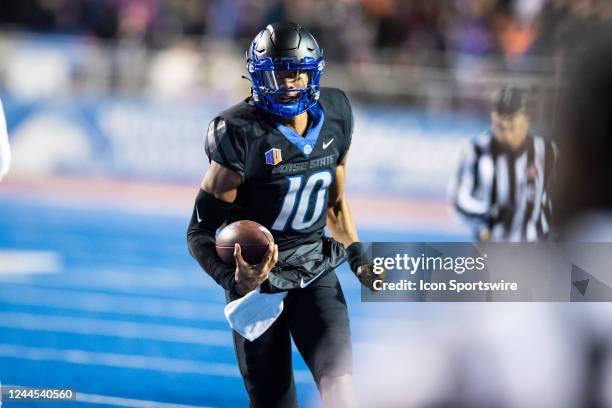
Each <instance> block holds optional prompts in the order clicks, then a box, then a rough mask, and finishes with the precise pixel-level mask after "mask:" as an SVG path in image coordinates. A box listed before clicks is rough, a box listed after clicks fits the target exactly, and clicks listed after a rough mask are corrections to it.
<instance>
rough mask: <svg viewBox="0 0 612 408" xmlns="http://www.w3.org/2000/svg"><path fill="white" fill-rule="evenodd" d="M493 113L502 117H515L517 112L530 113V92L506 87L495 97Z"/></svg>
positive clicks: (492, 107) (496, 93)
mask: <svg viewBox="0 0 612 408" xmlns="http://www.w3.org/2000/svg"><path fill="white" fill-rule="evenodd" d="M491 105H492V106H491V109H492V110H493V112H497V113H499V114H500V115H504V116H506V115H514V114H515V113H517V112H525V113H527V112H528V109H529V91H528V90H526V89H524V88H518V87H515V86H504V87H503V88H501V89H500V90H498V91H497V92H495V94H494V95H493V100H492V104H491Z"/></svg>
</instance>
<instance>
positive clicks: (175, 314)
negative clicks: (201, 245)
mask: <svg viewBox="0 0 612 408" xmlns="http://www.w3.org/2000/svg"><path fill="white" fill-rule="evenodd" d="M186 222H187V215H186V216H185V217H177V216H168V215H164V216H161V215H152V214H147V215H142V214H139V213H138V212H136V211H118V210H109V209H95V210H94V209H79V208H78V207H77V206H74V207H62V206H58V205H51V204H43V203H33V202H31V201H26V200H20V199H18V198H14V197H8V196H6V195H5V196H2V195H0V251H7V250H11V251H13V250H20V251H21V250H22V251H50V255H51V257H52V258H53V257H55V258H53V259H56V260H57V261H58V262H59V263H58V265H57V267H58V268H57V271H56V273H48V274H40V273H32V274H23V273H20V274H14V273H8V272H10V271H7V270H4V271H2V270H0V381H1V382H2V384H17V385H25V386H46V387H72V388H75V389H76V390H77V391H78V393H79V395H80V399H81V400H82V401H81V403H75V404H67V405H70V406H72V405H74V406H79V405H84V406H119V405H121V406H139V407H145V406H154V405H147V404H148V403H147V402H146V401H156V402H165V403H168V405H166V406H178V405H173V404H182V405H189V406H214V407H243V406H246V394H245V392H244V389H243V386H242V380H241V378H240V375H239V373H238V370H237V367H236V364H235V360H234V355H233V351H232V346H231V335H230V331H229V329H228V326H227V324H226V322H225V320H224V317H223V305H224V299H223V293H222V291H221V290H220V289H219V288H218V287H217V286H216V285H215V284H214V282H213V281H212V280H211V279H210V278H208V276H206V275H205V274H204V272H202V271H200V270H199V268H198V267H197V265H196V264H195V262H194V261H193V260H192V259H191V257H190V256H189V254H188V253H187V250H186V245H185V238H184V233H185V227H186ZM361 238H362V240H364V241H373V240H381V241H382V240H384V241H408V240H415V241H429V240H431V241H440V240H455V239H457V238H459V237H456V236H443V235H440V234H401V233H388V232H383V231H378V232H376V231H361ZM22 255H23V254H22ZM0 266H1V265H0ZM338 274H339V276H340V279H341V281H342V283H343V287H344V290H345V293H346V295H347V299H348V301H349V310H350V313H351V318H352V319H353V323H355V321H358V320H359V318H360V316H364V315H368V314H370V312H369V310H368V305H367V304H361V303H360V302H359V287H358V285H357V283H356V280H355V279H354V278H353V277H352V276H350V275H349V272H348V269H347V268H346V267H345V266H343V267H342V268H341V269H340V271H339V272H338ZM376 306H377V307H378V306H381V305H376ZM354 333H355V336H357V337H358V336H359V331H358V330H354ZM294 356H295V368H296V381H297V386H298V395H299V399H300V402H301V403H302V404H305V405H314V406H316V404H318V402H317V401H318V400H317V397H316V389H315V386H314V383H313V381H312V379H311V378H310V375H309V373H308V371H307V369H306V367H305V365H304V363H303V361H302V360H301V358H300V357H299V354H297V353H294ZM111 397H112V398H111ZM118 398H120V399H118ZM5 402H6V401H5ZM63 405H64V404H54V405H53V406H63ZM5 406H12V404H11V405H6V404H5ZM18 406H26V405H23V404H22V405H18ZM28 406H35V405H28ZM39 406H49V405H46V404H39ZM155 406H159V405H155Z"/></svg>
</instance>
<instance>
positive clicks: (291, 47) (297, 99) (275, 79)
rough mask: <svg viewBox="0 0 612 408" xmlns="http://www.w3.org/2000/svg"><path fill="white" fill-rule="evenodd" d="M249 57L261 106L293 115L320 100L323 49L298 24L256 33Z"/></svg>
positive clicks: (255, 94)
mask: <svg viewBox="0 0 612 408" xmlns="http://www.w3.org/2000/svg"><path fill="white" fill-rule="evenodd" d="M246 58H247V71H248V73H249V76H250V77H251V94H252V96H253V100H254V101H255V104H256V105H257V106H259V107H260V108H262V109H264V110H266V111H268V112H270V113H273V114H275V115H278V116H282V117H285V118H291V117H294V116H297V115H299V114H301V113H303V112H305V111H307V110H308V109H310V108H312V107H313V106H314V105H315V104H316V103H317V100H318V99H319V95H320V90H319V88H320V81H321V75H322V74H323V70H324V68H325V62H324V61H323V50H322V49H321V48H320V47H319V45H318V44H317V41H316V40H315V38H314V37H313V35H312V34H310V33H309V32H308V31H307V30H305V29H304V28H302V27H300V26H299V25H298V24H295V23H273V24H270V25H268V26H267V27H266V28H265V29H263V30H262V31H261V32H260V33H259V34H257V36H256V37H255V39H254V40H253V42H252V44H251V46H250V47H249V49H248V50H247V53H246Z"/></svg>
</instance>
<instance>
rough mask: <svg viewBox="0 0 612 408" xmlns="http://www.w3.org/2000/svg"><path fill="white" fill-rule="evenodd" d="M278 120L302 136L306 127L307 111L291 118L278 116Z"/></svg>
mask: <svg viewBox="0 0 612 408" xmlns="http://www.w3.org/2000/svg"><path fill="white" fill-rule="evenodd" d="M279 120H280V122H281V123H282V124H283V125H285V126H287V127H288V128H291V129H293V130H295V131H296V132H297V133H298V134H300V135H302V136H304V132H306V129H307V128H308V113H307V112H303V113H300V114H299V115H297V116H294V117H292V118H279Z"/></svg>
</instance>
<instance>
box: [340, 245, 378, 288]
mask: <svg viewBox="0 0 612 408" xmlns="http://www.w3.org/2000/svg"><path fill="white" fill-rule="evenodd" d="M346 253H347V254H348V263H349V265H350V266H351V270H352V271H353V273H354V274H355V276H357V279H359V282H361V284H362V285H363V286H365V287H366V288H368V289H370V290H375V289H374V282H375V281H377V280H380V281H384V280H385V272H384V271H383V272H382V273H374V264H373V263H372V262H370V260H369V259H368V256H367V255H366V253H365V251H364V249H363V244H362V243H361V242H353V243H352V244H351V245H349V246H348V248H346Z"/></svg>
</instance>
